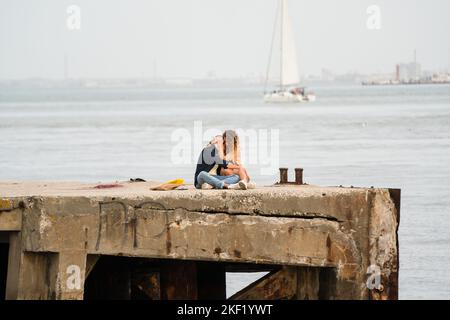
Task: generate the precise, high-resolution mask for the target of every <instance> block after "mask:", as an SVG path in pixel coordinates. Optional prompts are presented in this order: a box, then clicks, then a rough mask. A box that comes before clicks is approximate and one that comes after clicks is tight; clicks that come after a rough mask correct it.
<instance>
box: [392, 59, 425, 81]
mask: <svg viewBox="0 0 450 320" xmlns="http://www.w3.org/2000/svg"><path fill="white" fill-rule="evenodd" d="M421 77H422V67H421V65H420V64H419V63H417V62H411V63H400V64H398V65H397V68H396V80H397V81H400V82H408V81H417V80H419V79H420V78H421Z"/></svg>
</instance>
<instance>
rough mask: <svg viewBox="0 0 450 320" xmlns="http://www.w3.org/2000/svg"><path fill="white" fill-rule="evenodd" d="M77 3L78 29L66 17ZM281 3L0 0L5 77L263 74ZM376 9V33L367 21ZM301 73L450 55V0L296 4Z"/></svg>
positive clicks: (437, 63)
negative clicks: (378, 13)
mask: <svg viewBox="0 0 450 320" xmlns="http://www.w3.org/2000/svg"><path fill="white" fill-rule="evenodd" d="M71 5H75V6H77V7H78V8H79V9H80V18H81V19H80V21H79V27H80V29H79V30H78V29H77V28H74V29H73V30H71V29H70V28H69V27H68V19H69V18H71V17H73V15H74V11H73V10H68V8H69V7H70V6H71ZM276 5H277V1H276V0H264V1H261V0H245V1H238V0H228V1H226V2H222V1H218V0H196V1H195V2H192V1H182V0H165V1H162V0H153V1H144V0H136V1H119V0H109V1H106V0H96V1H89V0H73V1H67V0H41V1H26V0H0V79H26V78H49V79H63V78H69V77H70V78H155V77H161V78H205V77H208V75H210V76H212V75H216V76H217V77H219V78H238V77H259V76H263V75H264V74H265V69H266V66H267V60H268V55H269V47H270V40H271V36H272V28H273V22H274V18H275V9H276ZM371 5H375V6H378V7H379V9H380V19H381V20H380V29H376V30H371V29H370V28H368V26H367V20H368V19H369V18H370V14H368V12H367V8H369V7H370V6H371ZM289 7H290V9H291V10H290V16H291V20H292V23H293V27H294V33H295V40H296V47H297V52H298V53H297V55H298V60H299V71H300V74H301V76H302V77H306V76H309V75H321V74H322V73H323V71H322V70H330V71H331V72H333V73H336V74H345V73H352V72H353V73H361V74H375V73H394V72H395V66H396V65H397V64H400V63H409V62H412V61H413V53H414V50H417V51H416V52H417V61H418V62H420V64H421V66H422V69H423V70H432V71H443V70H446V69H448V68H450V66H449V60H450V49H449V48H450V37H448V32H449V30H450V19H448V12H450V1H447V0H430V1H425V0H394V1H392V0H390V1H387V0H382V1H380V0H374V1H366V0H343V1H339V2H336V1H332V0H314V1H313V0H290V1H289Z"/></svg>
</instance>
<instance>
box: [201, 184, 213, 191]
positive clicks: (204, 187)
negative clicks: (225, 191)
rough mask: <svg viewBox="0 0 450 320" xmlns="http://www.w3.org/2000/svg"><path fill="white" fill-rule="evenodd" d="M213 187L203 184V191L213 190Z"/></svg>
mask: <svg viewBox="0 0 450 320" xmlns="http://www.w3.org/2000/svg"><path fill="white" fill-rule="evenodd" d="M212 188H213V187H212V186H211V185H209V184H207V183H204V184H202V190H208V189H212Z"/></svg>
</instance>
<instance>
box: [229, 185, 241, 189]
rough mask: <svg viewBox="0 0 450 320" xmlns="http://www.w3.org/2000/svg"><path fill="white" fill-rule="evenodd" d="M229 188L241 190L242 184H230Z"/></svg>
mask: <svg viewBox="0 0 450 320" xmlns="http://www.w3.org/2000/svg"><path fill="white" fill-rule="evenodd" d="M228 189H232V190H239V189H241V186H240V185H239V183H234V184H229V185H228Z"/></svg>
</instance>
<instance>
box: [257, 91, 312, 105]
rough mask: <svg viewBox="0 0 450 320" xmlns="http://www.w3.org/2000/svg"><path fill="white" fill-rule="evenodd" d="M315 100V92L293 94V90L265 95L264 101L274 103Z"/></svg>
mask: <svg viewBox="0 0 450 320" xmlns="http://www.w3.org/2000/svg"><path fill="white" fill-rule="evenodd" d="M315 100H316V96H315V95H313V94H308V95H301V94H293V93H291V92H275V93H268V94H265V95H264V101H265V102H272V103H297V102H313V101H315Z"/></svg>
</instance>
